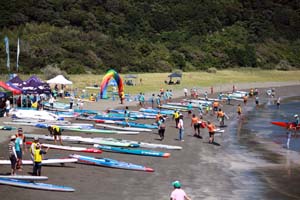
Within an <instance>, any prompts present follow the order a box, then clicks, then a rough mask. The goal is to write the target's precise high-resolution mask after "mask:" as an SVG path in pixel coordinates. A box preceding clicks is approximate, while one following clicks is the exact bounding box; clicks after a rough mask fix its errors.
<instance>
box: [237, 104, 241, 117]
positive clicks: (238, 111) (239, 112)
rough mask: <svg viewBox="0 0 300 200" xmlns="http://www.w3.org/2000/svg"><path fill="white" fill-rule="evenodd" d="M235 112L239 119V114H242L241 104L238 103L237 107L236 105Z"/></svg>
mask: <svg viewBox="0 0 300 200" xmlns="http://www.w3.org/2000/svg"><path fill="white" fill-rule="evenodd" d="M237 114H238V118H239V119H240V118H241V115H242V107H241V104H239V105H238V107H237Z"/></svg>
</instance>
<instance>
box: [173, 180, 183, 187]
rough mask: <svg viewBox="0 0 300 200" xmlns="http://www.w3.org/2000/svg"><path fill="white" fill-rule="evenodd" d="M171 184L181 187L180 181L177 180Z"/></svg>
mask: <svg viewBox="0 0 300 200" xmlns="http://www.w3.org/2000/svg"><path fill="white" fill-rule="evenodd" d="M172 185H173V186H174V187H175V188H180V187H181V183H180V182H179V181H174V182H172Z"/></svg>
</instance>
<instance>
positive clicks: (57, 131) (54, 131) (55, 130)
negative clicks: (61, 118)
mask: <svg viewBox="0 0 300 200" xmlns="http://www.w3.org/2000/svg"><path fill="white" fill-rule="evenodd" d="M48 130H49V132H50V135H53V136H54V144H56V141H57V140H59V142H60V144H61V145H63V143H62V139H61V131H62V130H61V128H60V127H59V126H55V125H52V126H49V127H48Z"/></svg>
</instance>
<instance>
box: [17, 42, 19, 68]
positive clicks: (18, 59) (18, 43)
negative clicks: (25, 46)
mask: <svg viewBox="0 0 300 200" xmlns="http://www.w3.org/2000/svg"><path fill="white" fill-rule="evenodd" d="M19 55H20V39H19V38H18V46H17V72H18V71H19Z"/></svg>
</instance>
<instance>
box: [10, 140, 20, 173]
mask: <svg viewBox="0 0 300 200" xmlns="http://www.w3.org/2000/svg"><path fill="white" fill-rule="evenodd" d="M15 140H16V136H15V135H12V136H11V137H10V142H9V144H8V152H9V160H10V166H11V173H10V174H11V175H12V176H14V175H17V174H16V170H17V159H18V158H17V153H16V147H15Z"/></svg>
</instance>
